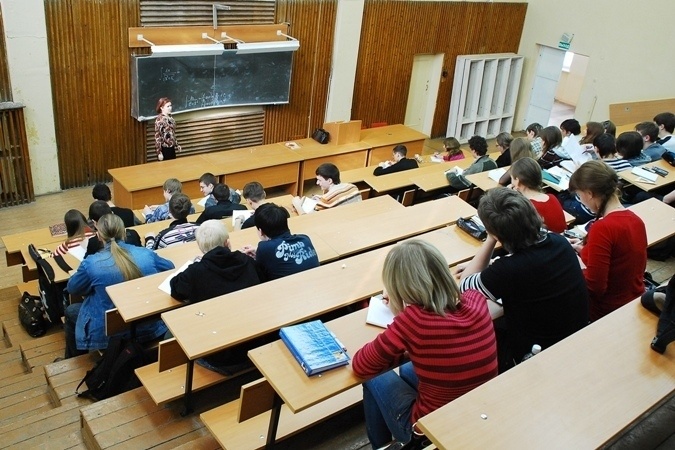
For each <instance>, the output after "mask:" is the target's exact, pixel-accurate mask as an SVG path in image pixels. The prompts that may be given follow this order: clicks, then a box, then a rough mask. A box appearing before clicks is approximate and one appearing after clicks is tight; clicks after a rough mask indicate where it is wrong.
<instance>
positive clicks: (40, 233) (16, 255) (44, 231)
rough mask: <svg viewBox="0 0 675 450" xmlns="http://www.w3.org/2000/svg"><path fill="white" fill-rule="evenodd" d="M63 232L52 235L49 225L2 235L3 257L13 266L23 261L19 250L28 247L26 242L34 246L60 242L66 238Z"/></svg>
mask: <svg viewBox="0 0 675 450" xmlns="http://www.w3.org/2000/svg"><path fill="white" fill-rule="evenodd" d="M66 237H67V236H66V235H65V234H59V235H57V236H52V234H51V233H50V231H49V227H45V228H38V229H37V230H30V231H23V232H21V233H14V234H8V235H5V236H2V237H1V238H0V239H2V243H3V244H4V246H5V258H6V260H7V265H8V266H15V265H18V264H23V263H24V262H25V260H24V258H23V256H21V251H22V250H23V249H25V248H28V244H33V245H35V247H38V248H40V247H44V246H45V245H46V244H57V246H58V244H60V243H61V242H63V241H65V240H66Z"/></svg>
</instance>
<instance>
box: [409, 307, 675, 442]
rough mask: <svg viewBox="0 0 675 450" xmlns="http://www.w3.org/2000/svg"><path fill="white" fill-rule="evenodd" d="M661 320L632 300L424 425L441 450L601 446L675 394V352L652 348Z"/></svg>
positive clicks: (426, 419)
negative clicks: (483, 416)
mask: <svg viewBox="0 0 675 450" xmlns="http://www.w3.org/2000/svg"><path fill="white" fill-rule="evenodd" d="M656 322H657V318H656V317H655V316H654V315H653V314H651V313H649V312H648V311H646V310H645V309H644V308H643V307H642V306H641V305H640V302H639V300H636V301H633V302H632V303H629V304H628V305H625V306H624V307H622V308H620V309H618V310H617V311H615V312H613V313H612V314H609V315H608V316H606V317H604V318H602V319H601V320H599V321H597V322H594V323H592V324H591V325H589V326H587V327H586V328H584V329H582V330H580V331H578V332H576V333H575V334H573V335H572V336H570V337H568V338H566V339H564V340H563V341H561V342H559V343H557V344H556V345H554V346H553V347H551V348H549V349H546V350H545V351H543V352H542V353H540V354H539V355H537V356H536V357H534V358H531V359H529V360H528V361H526V362H525V363H523V364H519V365H518V366H516V367H515V368H513V369H511V370H509V371H508V372H506V373H504V374H502V375H499V377H497V378H495V379H493V380H490V381H489V382H487V383H485V384H483V385H482V386H479V387H478V388H476V389H474V390H473V391H471V392H469V393H467V394H465V395H463V396H461V397H460V398H458V399H456V400H454V401H453V402H451V403H449V404H447V405H446V406H444V407H443V408H440V409H438V410H436V411H435V412H433V413H431V414H429V415H427V416H426V417H423V418H422V419H420V420H419V421H418V422H417V423H418V426H419V427H420V428H421V429H422V430H423V431H424V432H425V433H426V435H427V437H429V438H430V439H431V440H432V441H433V443H434V444H435V445H436V446H437V447H438V448H439V449H441V450H445V449H450V448H504V449H528V448H532V449H535V448H550V449H571V448H598V447H601V446H602V444H604V443H605V442H607V441H608V440H609V439H610V438H612V437H613V436H615V435H616V434H617V433H619V432H620V431H621V430H623V429H624V428H625V427H627V426H628V425H629V424H631V423H632V422H633V421H635V420H636V419H638V418H639V417H640V416H641V415H642V414H643V413H644V412H646V411H649V410H650V409H652V408H653V407H654V406H655V405H656V404H658V402H659V401H661V400H662V399H663V398H665V397H666V396H668V395H670V394H671V393H672V392H673V390H674V389H675V352H673V351H672V349H669V350H668V351H667V352H666V353H665V354H664V355H659V354H657V353H656V352H654V351H652V350H651V349H650V348H649V343H650V341H651V340H652V338H653V337H654V332H655V328H656ZM481 415H485V416H487V417H486V418H485V419H483V418H482V416H481ZM448 424H452V426H448Z"/></svg>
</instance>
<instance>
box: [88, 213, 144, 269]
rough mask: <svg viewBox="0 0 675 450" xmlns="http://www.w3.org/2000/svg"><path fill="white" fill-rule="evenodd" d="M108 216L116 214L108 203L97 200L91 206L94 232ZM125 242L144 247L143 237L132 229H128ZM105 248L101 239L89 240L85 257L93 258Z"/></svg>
mask: <svg viewBox="0 0 675 450" xmlns="http://www.w3.org/2000/svg"><path fill="white" fill-rule="evenodd" d="M106 214H114V213H113V212H112V209H111V208H110V206H109V205H108V204H107V203H106V202H104V201H102V200H96V201H95V202H93V203H92V204H91V205H89V220H90V221H91V223H92V224H93V226H94V230H96V227H98V221H99V220H100V219H101V217H103V216H105V215H106ZM115 215H117V214H115ZM118 217H119V216H118ZM124 242H126V243H127V244H129V245H135V246H136V247H142V246H143V245H142V244H141V237H140V236H139V235H138V233H137V232H136V230H134V229H132V228H128V229H126V232H125V237H124ZM103 248H104V245H103V241H101V240H100V239H89V243H88V244H87V253H85V255H84V257H85V258H86V257H88V256H91V255H93V254H95V253H97V252H98V251H100V250H103Z"/></svg>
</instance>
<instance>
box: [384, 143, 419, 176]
mask: <svg viewBox="0 0 675 450" xmlns="http://www.w3.org/2000/svg"><path fill="white" fill-rule="evenodd" d="M407 154H408V149H407V148H406V146H405V145H397V146H396V147H394V150H393V158H394V160H393V161H384V162H381V163H380V164H379V165H378V166H377V167H376V168H375V170H374V171H373V175H375V176H379V175H386V174H388V173H395V172H403V171H404V170H409V169H417V167H418V166H417V161H415V160H414V159H409V158H406V155H407Z"/></svg>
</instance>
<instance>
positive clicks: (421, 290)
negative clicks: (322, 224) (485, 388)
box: [353, 240, 497, 449]
mask: <svg viewBox="0 0 675 450" xmlns="http://www.w3.org/2000/svg"><path fill="white" fill-rule="evenodd" d="M382 281H383V284H384V288H385V289H384V293H383V295H384V298H385V299H388V300H389V306H390V308H391V309H392V311H393V312H394V314H395V315H396V317H395V318H394V322H393V323H392V324H391V325H389V326H388V327H387V329H386V330H384V332H382V333H381V334H380V335H379V336H378V337H377V338H376V339H375V340H374V341H373V342H370V343H368V344H366V345H365V346H364V347H363V348H361V349H360V350H359V351H357V352H356V354H355V355H354V359H353V369H354V372H355V373H356V374H357V375H358V376H360V377H363V378H369V377H373V376H375V375H378V374H379V375H378V376H376V377H375V378H372V379H370V380H368V381H366V382H365V383H364V384H363V403H364V409H365V416H366V429H367V432H368V438H369V439H370V443H371V445H372V447H373V448H374V449H377V448H380V447H382V446H384V445H386V444H388V443H389V442H390V441H391V440H392V436H393V437H394V439H395V440H397V441H400V442H408V441H410V440H411V438H412V433H413V427H414V423H415V422H416V421H417V420H418V419H419V418H420V417H423V416H424V415H426V414H429V413H430V412H432V411H434V410H436V409H438V408H440V407H441V406H443V405H445V404H446V403H448V402H450V401H452V400H454V399H455V398H457V397H459V396H460V395H462V394H464V393H466V392H468V391H470V390H471V389H473V388H475V387H476V386H479V385H480V384H482V383H484V382H486V381H488V380H489V379H491V378H493V377H494V376H496V375H497V347H496V341H495V334H494V329H493V326H492V320H491V318H490V313H489V311H488V307H487V303H486V302H487V300H486V298H485V297H484V296H483V295H481V294H480V293H478V292H477V291H467V292H464V293H463V294H462V295H461V296H460V294H459V289H458V287H457V284H456V283H455V280H454V279H453V278H452V276H451V274H450V271H449V270H448V266H447V262H446V260H445V258H444V257H443V255H442V254H441V253H440V252H439V251H438V250H437V249H436V248H435V247H433V246H432V245H430V244H429V243H427V242H424V241H421V240H409V241H405V242H403V243H401V244H399V245H397V246H396V247H394V248H393V249H392V250H391V251H390V252H389V254H388V255H387V257H386V259H385V262H384V268H383V270H382ZM408 359H409V360H410V362H407V363H405V364H403V365H402V366H401V367H400V370H399V372H400V376H398V375H396V373H395V372H393V371H392V370H390V369H392V368H393V367H396V366H398V365H399V364H401V363H402V362H404V361H406V360H408ZM383 372H384V373H383Z"/></svg>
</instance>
